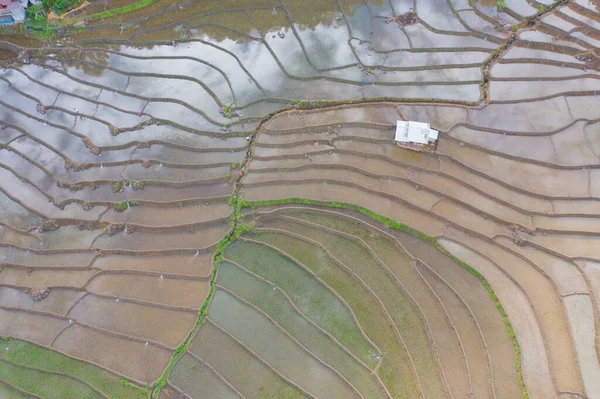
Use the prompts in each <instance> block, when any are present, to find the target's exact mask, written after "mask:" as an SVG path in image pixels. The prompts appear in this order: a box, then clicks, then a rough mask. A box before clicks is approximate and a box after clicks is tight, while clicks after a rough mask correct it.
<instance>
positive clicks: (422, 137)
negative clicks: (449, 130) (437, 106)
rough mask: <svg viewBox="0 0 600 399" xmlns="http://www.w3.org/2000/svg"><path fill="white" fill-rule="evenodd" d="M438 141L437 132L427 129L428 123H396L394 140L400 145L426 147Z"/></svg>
mask: <svg viewBox="0 0 600 399" xmlns="http://www.w3.org/2000/svg"><path fill="white" fill-rule="evenodd" d="M437 139H438V131H437V130H433V129H431V128H430V127H429V123H423V122H414V121H398V122H396V137H395V140H396V142H397V143H400V144H420V145H428V144H429V143H435V141H436V140H437Z"/></svg>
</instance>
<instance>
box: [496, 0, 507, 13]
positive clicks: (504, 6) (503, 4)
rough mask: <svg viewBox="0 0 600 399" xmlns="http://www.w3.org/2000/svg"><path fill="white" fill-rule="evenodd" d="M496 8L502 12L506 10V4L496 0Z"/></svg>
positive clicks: (502, 0) (501, 0)
mask: <svg viewBox="0 0 600 399" xmlns="http://www.w3.org/2000/svg"><path fill="white" fill-rule="evenodd" d="M496 6H497V7H498V10H500V11H502V10H504V9H505V8H506V2H505V1H504V0H498V1H497V2H496Z"/></svg>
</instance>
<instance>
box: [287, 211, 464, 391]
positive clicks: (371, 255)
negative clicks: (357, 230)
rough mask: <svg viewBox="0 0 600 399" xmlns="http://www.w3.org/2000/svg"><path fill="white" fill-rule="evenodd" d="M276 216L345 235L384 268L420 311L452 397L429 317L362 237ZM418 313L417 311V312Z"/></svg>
mask: <svg viewBox="0 0 600 399" xmlns="http://www.w3.org/2000/svg"><path fill="white" fill-rule="evenodd" d="M277 217H279V218H282V219H284V220H285V219H287V220H290V221H293V222H295V223H298V224H303V225H306V226H309V227H312V228H316V229H321V228H322V229H323V230H326V231H328V232H329V233H330V234H334V235H340V236H342V237H346V238H347V239H349V240H350V241H353V242H355V243H357V244H358V245H359V246H361V247H363V248H364V249H365V250H366V251H367V253H368V254H369V256H370V257H371V258H372V259H373V260H374V262H375V263H376V264H378V265H379V266H380V267H381V268H382V269H384V270H385V272H386V274H387V275H388V277H390V279H391V280H392V281H395V282H396V285H398V286H399V288H400V290H401V291H403V292H404V293H405V294H406V295H407V296H408V298H409V301H410V302H412V303H413V305H415V306H416V307H417V308H418V309H419V312H420V313H421V317H422V318H423V320H424V321H425V323H424V324H425V325H426V328H425V331H426V336H427V338H428V341H430V343H432V345H431V348H432V352H433V353H434V354H435V358H436V360H437V365H438V367H439V372H440V373H441V376H442V381H443V383H444V385H445V386H446V389H447V392H448V393H449V395H450V397H451V398H454V395H453V394H452V391H451V389H450V384H449V383H448V380H447V378H446V373H445V372H444V367H443V366H442V362H441V359H440V354H439V352H438V346H437V344H436V341H435V338H434V337H433V333H432V332H431V331H432V328H431V324H430V323H429V319H428V318H427V316H426V315H425V312H424V310H423V308H422V307H421V305H420V304H419V303H418V302H417V301H416V300H415V298H414V297H413V296H412V294H410V292H409V291H408V290H407V289H406V287H405V286H404V284H403V283H402V282H401V281H400V280H399V279H398V276H396V275H395V274H394V273H393V272H392V271H391V270H390V269H389V268H388V266H387V265H385V264H384V263H383V262H382V261H381V260H380V259H379V257H378V256H377V255H376V254H375V255H374V252H372V249H371V247H370V246H369V245H368V244H366V243H365V242H364V241H363V240H362V239H360V238H359V237H355V236H353V235H352V234H348V233H345V232H341V231H339V230H336V229H333V228H329V227H327V226H323V225H321V224H318V223H313V222H310V221H307V220H303V219H298V218H295V217H293V216H288V215H285V214H283V215H277ZM417 314H418V312H417Z"/></svg>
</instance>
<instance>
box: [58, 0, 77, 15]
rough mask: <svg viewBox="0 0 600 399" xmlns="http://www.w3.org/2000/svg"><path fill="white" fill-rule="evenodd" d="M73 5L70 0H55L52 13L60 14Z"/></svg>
mask: <svg viewBox="0 0 600 399" xmlns="http://www.w3.org/2000/svg"><path fill="white" fill-rule="evenodd" d="M72 4H73V1H72V0H56V2H55V3H54V11H56V13H57V14H62V13H63V12H65V10H66V9H67V8H69V7H71V5H72Z"/></svg>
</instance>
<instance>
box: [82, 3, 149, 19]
mask: <svg viewBox="0 0 600 399" xmlns="http://www.w3.org/2000/svg"><path fill="white" fill-rule="evenodd" d="M154 1H155V0H142V1H140V2H137V3H134V4H130V5H128V6H124V7H119V8H114V9H112V10H106V11H103V12H99V13H97V14H92V15H88V16H87V17H81V18H79V19H77V20H84V19H85V20H86V21H88V22H91V21H96V20H98V19H102V18H109V17H114V16H115V15H121V14H126V13H128V12H132V11H135V10H138V9H140V8H144V7H147V6H149V5H150V4H152V3H154ZM77 20H74V21H72V22H76V21H77Z"/></svg>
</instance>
